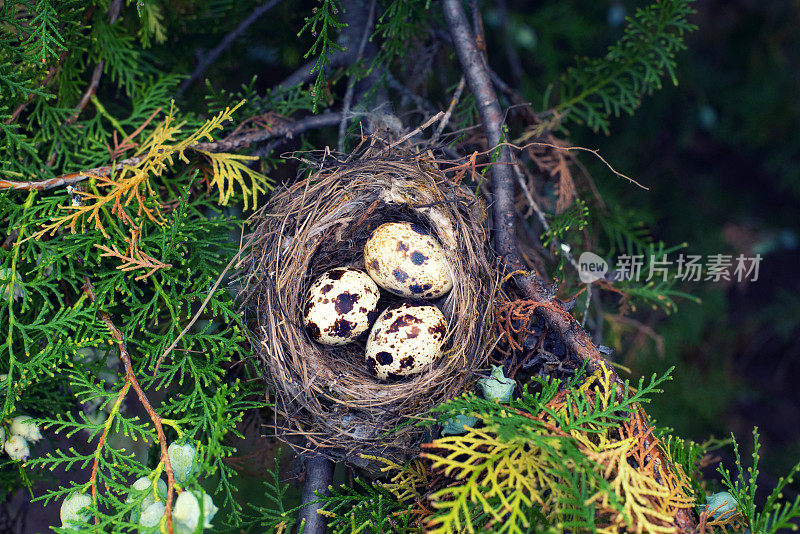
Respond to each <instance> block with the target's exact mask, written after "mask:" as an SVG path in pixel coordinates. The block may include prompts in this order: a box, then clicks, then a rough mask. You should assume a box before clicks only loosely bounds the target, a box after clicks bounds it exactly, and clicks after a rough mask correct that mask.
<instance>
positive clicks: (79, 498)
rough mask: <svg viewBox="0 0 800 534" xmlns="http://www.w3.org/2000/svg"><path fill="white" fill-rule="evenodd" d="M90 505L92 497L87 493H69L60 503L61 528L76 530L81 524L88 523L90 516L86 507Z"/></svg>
mask: <svg viewBox="0 0 800 534" xmlns="http://www.w3.org/2000/svg"><path fill="white" fill-rule="evenodd" d="M91 505H92V498H91V497H90V496H89V495H86V494H84V493H78V492H75V493H71V494H70V495H69V497H67V498H66V499H64V502H63V503H61V528H69V529H75V530H77V529H78V528H79V527H80V526H81V525H85V524H86V523H88V522H89V519H91V517H92V515H91V513H90V512H89V509H88V508H89V506H91Z"/></svg>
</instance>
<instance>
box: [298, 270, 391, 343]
mask: <svg viewBox="0 0 800 534" xmlns="http://www.w3.org/2000/svg"><path fill="white" fill-rule="evenodd" d="M379 298H380V290H379V289H378V286H377V285H376V284H375V282H374V281H373V280H372V278H370V277H369V276H368V275H367V273H365V272H364V271H362V270H359V269H352V268H340V269H331V270H330V271H327V272H325V273H324V274H323V275H322V276H320V277H319V278H317V280H316V281H315V282H314V283H313V284H311V287H310V288H309V289H308V296H307V297H306V305H305V308H304V309H303V322H304V323H305V325H306V331H307V332H308V334H309V335H310V336H311V338H312V339H314V341H318V342H320V343H324V344H325V345H344V344H346V343H350V342H351V341H353V340H354V339H356V338H357V337H358V336H360V335H361V334H363V333H364V332H366V331H367V329H368V328H369V325H370V324H371V323H372V321H374V320H375V317H376V316H377V315H378V308H377V307H378V299H379Z"/></svg>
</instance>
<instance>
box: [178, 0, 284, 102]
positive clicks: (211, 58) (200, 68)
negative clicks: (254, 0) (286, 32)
mask: <svg viewBox="0 0 800 534" xmlns="http://www.w3.org/2000/svg"><path fill="white" fill-rule="evenodd" d="M281 2H283V0H270V1H269V2H267V3H266V4H263V5H260V6H258V7H256V8H255V9H254V10H253V12H252V13H250V15H248V16H247V18H245V19H244V20H242V21H241V22H240V23H239V24H238V25H237V26H236V28H234V30H233V31H232V32H230V33H229V34H228V35H226V36H225V38H224V39H222V41H220V42H219V44H218V45H217V46H215V47H214V48H213V49H212V50H211V51H210V52H208V53H207V54H206V55H205V56H204V57H203V59H202V60H201V61H200V63H198V64H197V66H196V67H195V68H194V71H192V74H191V75H190V76H189V77H188V78H187V79H185V80H184V81H183V83H182V84H181V86H180V87H179V88H178V95H182V94H183V93H185V92H186V90H187V89H188V88H189V86H191V85H192V84H193V83H194V82H196V81H197V79H198V78H200V76H202V75H203V73H204V72H205V71H206V70H207V69H208V67H210V66H211V65H212V64H213V63H214V62H215V61H216V60H217V58H218V57H219V56H220V54H222V53H223V52H224V51H225V50H227V49H228V47H229V46H231V44H233V42H234V41H235V40H236V39H238V38H239V36H240V35H242V34H243V33H244V32H245V30H247V28H249V27H250V26H251V25H252V24H253V23H254V22H255V21H257V20H258V19H259V18H260V17H261V16H262V15H263V14H264V13H266V12H267V11H269V10H270V9H272V8H273V7H275V6H276V5H278V4H280V3H281Z"/></svg>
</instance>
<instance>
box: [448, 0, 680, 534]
mask: <svg viewBox="0 0 800 534" xmlns="http://www.w3.org/2000/svg"><path fill="white" fill-rule="evenodd" d="M442 7H443V11H444V18H445V21H446V23H447V26H448V28H449V30H450V35H451V37H452V40H453V45H454V46H455V49H456V53H457V54H458V59H459V62H460V63H461V68H462V70H463V71H464V74H465V77H466V79H467V84H468V86H469V89H470V91H471V92H472V94H473V96H474V97H475V100H476V103H477V107H478V112H479V113H480V117H481V122H482V123H483V130H484V133H485V135H486V139H487V141H488V143H489V147H490V148H491V147H497V152H496V156H497V157H496V161H497V163H495V164H494V165H492V169H491V172H492V193H493V195H494V199H493V200H494V202H493V206H492V213H493V221H494V241H495V248H496V249H497V252H498V253H499V254H500V255H501V256H502V257H503V259H504V261H505V263H506V269H507V270H508V271H510V272H512V273H515V272H519V273H518V274H516V276H515V277H514V280H515V282H516V283H517V285H518V286H519V288H520V290H522V292H523V293H524V294H525V295H526V296H527V297H528V298H530V299H532V300H534V301H535V302H540V303H547V304H549V306H540V307H539V309H538V311H539V313H541V315H542V316H543V317H544V318H545V320H546V321H547V323H548V324H549V325H550V326H551V327H553V328H554V329H555V330H556V331H558V333H559V334H560V335H561V337H562V339H563V340H564V343H565V344H566V345H567V346H568V347H569V348H570V349H571V350H572V352H574V353H575V354H576V355H577V356H578V357H580V358H581V359H582V360H584V361H586V362H587V365H588V367H589V370H590V372H593V371H594V370H595V369H597V367H598V366H599V364H600V363H601V362H604V358H603V356H602V355H601V354H600V351H599V350H598V348H597V346H595V344H594V343H593V342H592V340H591V338H590V337H589V334H588V333H587V332H586V330H584V329H583V328H582V327H581V325H580V324H579V323H578V321H577V320H576V319H575V318H574V317H573V316H572V315H570V314H569V313H567V312H565V310H564V309H563V305H562V304H561V303H560V302H559V301H558V300H557V299H556V298H555V295H554V292H553V290H552V289H551V288H548V287H545V285H544V283H543V281H542V279H541V277H540V276H539V275H538V273H536V272H535V271H528V270H526V269H525V267H524V265H523V263H522V261H521V260H520V258H519V255H518V253H517V247H516V236H515V232H514V223H515V220H514V217H515V209H514V173H513V169H512V166H511V165H513V162H512V160H511V157H510V153H509V150H508V147H507V146H505V144H501V143H502V141H503V128H504V119H503V114H502V110H501V109H500V104H499V103H498V101H497V96H496V95H495V92H494V89H493V87H492V83H491V78H490V75H489V68H488V66H487V65H486V62H485V61H484V59H483V56H482V55H481V53H480V51H479V49H478V46H477V44H476V41H475V38H474V36H473V35H472V32H471V31H470V28H469V22H468V21H467V16H466V14H465V13H464V9H463V6H462V4H461V0H442ZM614 378H615V381H616V382H617V385H618V387H617V392H618V394H620V393H622V391H623V390H622V388H623V387H624V386H623V382H622V381H621V380H620V378H619V377H618V376H616V373H615V374H614ZM653 454H654V455H655V456H656V458H657V460H658V461H659V462H661V463H665V461H664V457H663V454H662V453H661V451H660V449H658V447H656V448H655V450H654V452H653ZM675 524H676V526H677V527H678V528H679V529H680V530H681V531H682V532H694V531H695V522H694V518H693V516H692V512H691V511H690V510H681V511H680V512H678V514H677V516H676V518H675Z"/></svg>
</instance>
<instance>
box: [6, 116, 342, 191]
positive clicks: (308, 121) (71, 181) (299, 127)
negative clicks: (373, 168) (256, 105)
mask: <svg viewBox="0 0 800 534" xmlns="http://www.w3.org/2000/svg"><path fill="white" fill-rule="evenodd" d="M341 117H342V114H341V113H340V112H333V113H323V114H322V115H314V116H311V117H307V118H305V119H300V120H298V121H295V122H290V123H287V124H282V125H280V126H276V127H274V128H265V129H263V130H258V131H255V132H249V133H246V134H240V135H235V136H230V137H228V138H226V139H222V140H220V141H214V142H211V143H198V144H196V145H192V146H190V147H189V148H191V149H195V150H203V151H205V152H230V151H234V150H238V149H241V148H244V147H247V146H250V145H252V144H257V143H261V142H263V141H267V140H269V139H291V138H292V137H294V136H295V135H299V134H301V133H303V132H306V131H308V130H313V129H315V128H322V127H325V126H332V125H334V124H338V123H339V121H340V120H341ZM143 159H144V156H135V157H132V158H127V159H124V160H122V161H119V162H117V163H114V164H111V165H104V166H103V167H95V168H94V169H88V170H83V171H78V172H72V173H68V174H64V175H61V176H56V177H55V178H50V179H47V180H40V181H26V182H15V181H12V180H2V179H0V190H2V189H15V190H20V191H30V190H32V189H35V190H37V191H46V190H48V189H53V188H56V187H63V186H67V185H75V184H77V183H79V182H82V181H84V180H87V179H89V178H91V177H97V176H108V175H109V174H110V173H112V172H115V171H119V170H122V168H123V167H124V166H126V165H136V164H137V163H139V162H141V161H142V160H143Z"/></svg>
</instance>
